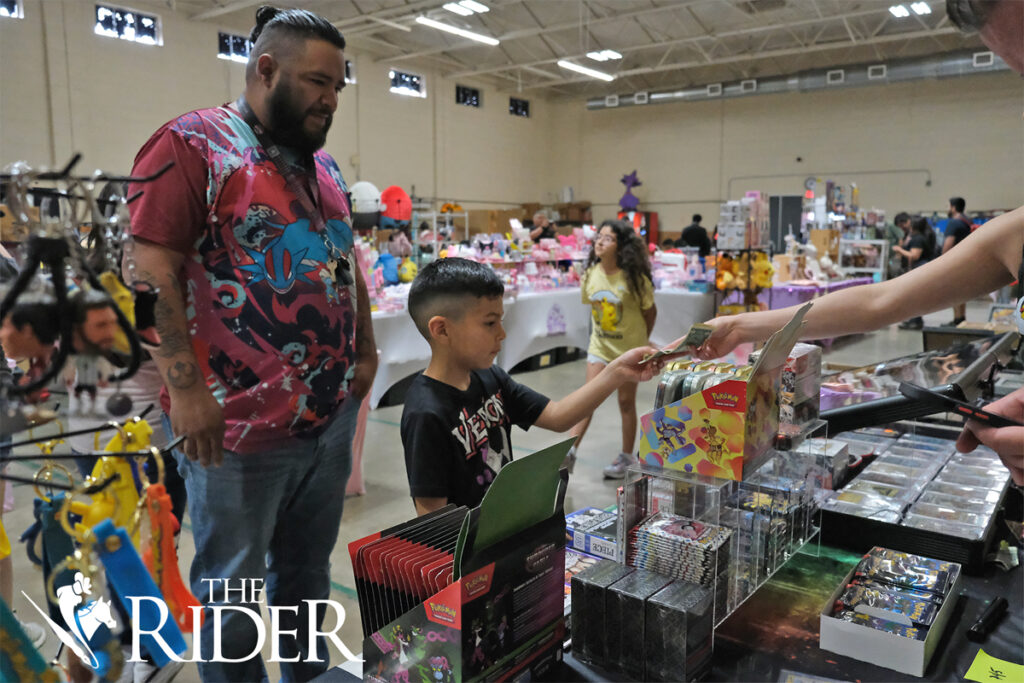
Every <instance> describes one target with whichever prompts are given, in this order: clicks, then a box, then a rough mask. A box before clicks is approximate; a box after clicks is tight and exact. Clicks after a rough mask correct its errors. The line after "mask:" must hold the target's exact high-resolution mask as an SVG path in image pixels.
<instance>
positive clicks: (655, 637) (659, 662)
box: [642, 580, 714, 681]
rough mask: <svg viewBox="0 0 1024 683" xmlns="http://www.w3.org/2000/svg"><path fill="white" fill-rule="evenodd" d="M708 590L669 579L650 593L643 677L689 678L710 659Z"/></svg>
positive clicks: (680, 679)
mask: <svg viewBox="0 0 1024 683" xmlns="http://www.w3.org/2000/svg"><path fill="white" fill-rule="evenodd" d="M711 603H712V596H711V592H710V591H709V590H708V589H707V588H704V587H702V586H698V585H697V584H694V583H689V582H686V581H678V580H677V581H673V582H672V583H670V584H669V585H668V586H666V587H665V588H663V589H661V590H660V591H658V592H657V593H655V594H654V595H652V596H651V597H650V598H649V599H648V600H647V604H646V614H645V622H646V629H645V638H644V648H645V665H644V676H643V679H642V680H645V681H693V680H698V679H699V678H700V677H701V676H702V675H703V673H704V672H705V670H706V668H707V666H708V664H709V663H710V659H711V643H712V640H711V633H712V629H713V626H714V624H713V615H712V609H711Z"/></svg>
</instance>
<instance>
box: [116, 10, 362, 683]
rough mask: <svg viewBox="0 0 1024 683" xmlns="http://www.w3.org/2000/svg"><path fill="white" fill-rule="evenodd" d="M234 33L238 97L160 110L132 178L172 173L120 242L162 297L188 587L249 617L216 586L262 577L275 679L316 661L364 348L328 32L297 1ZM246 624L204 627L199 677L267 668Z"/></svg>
mask: <svg viewBox="0 0 1024 683" xmlns="http://www.w3.org/2000/svg"><path fill="white" fill-rule="evenodd" d="M250 40H251V43H252V49H251V51H250V57H249V61H248V64H247V66H246V72H245V92H244V95H243V96H242V97H240V98H239V99H238V100H237V101H235V102H233V103H231V104H228V105H224V106H221V107H216V108H212V109H201V110H198V111H193V112H190V113H188V114H185V115H183V116H181V117H178V118H177V119H174V120H173V121H171V122H170V123H168V124H166V125H164V126H163V127H162V128H160V130H158V131H157V132H156V133H155V134H154V135H153V137H151V138H150V139H149V141H148V142H147V143H146V144H145V146H144V147H143V148H142V150H141V151H140V152H139V154H138V156H137V157H136V160H135V167H134V170H133V175H136V176H147V175H150V174H153V173H154V172H155V171H156V170H157V169H160V168H162V167H163V166H164V164H165V163H166V161H167V160H168V159H173V160H174V161H175V164H174V166H173V167H172V168H171V169H170V170H169V171H167V172H166V173H164V174H163V175H162V176H160V178H159V179H158V180H156V181H155V182H153V183H149V184H147V185H146V186H145V192H143V193H142V195H141V198H140V199H139V200H137V201H135V202H133V203H132V204H130V209H131V222H132V234H133V235H134V238H135V241H136V245H135V262H136V269H137V273H138V277H139V279H140V280H144V281H147V282H149V283H150V284H151V285H153V286H155V287H157V288H158V290H159V299H158V301H157V305H156V325H157V330H158V332H159V334H160V337H161V339H162V344H161V345H160V346H159V347H157V348H156V349H154V351H153V358H154V360H155V361H156V364H157V366H158V368H159V370H160V374H161V375H162V377H163V381H164V385H165V388H166V391H165V393H164V396H163V407H164V410H165V411H167V413H168V417H169V422H170V424H169V427H170V428H171V430H172V431H173V433H174V434H176V435H184V436H185V437H186V440H185V443H184V446H183V451H184V456H185V457H181V458H180V459H179V461H178V467H179V470H180V471H181V473H182V474H183V476H184V479H185V484H186V489H187V494H188V512H189V516H190V517H191V521H192V531H193V538H194V541H195V560H194V562H193V565H192V573H191V578H192V592H193V593H194V594H195V596H196V597H197V598H198V599H199V601H200V602H201V603H203V604H206V605H211V604H223V605H230V606H233V607H242V606H244V607H247V608H248V609H255V610H256V613H257V614H258V612H259V605H258V604H257V603H249V602H246V601H245V598H243V596H242V595H240V593H241V591H233V592H228V591H220V590H218V591H215V587H216V586H218V585H219V586H221V587H223V586H224V585H231V586H239V585H242V581H250V582H251V581H253V580H256V579H264V578H265V580H266V590H267V602H268V603H269V604H273V605H281V606H282V607H283V608H284V610H283V611H282V612H281V619H280V622H281V623H280V625H281V627H282V628H281V630H282V633H281V634H280V635H281V637H280V638H279V639H278V642H277V643H276V646H278V647H279V649H277V650H275V652H279V653H280V657H281V659H280V661H281V676H282V678H284V679H285V680H308V679H310V678H314V677H316V676H318V675H319V674H320V673H323V672H324V671H325V670H326V669H327V666H328V663H329V662H328V657H327V649H326V644H325V639H324V638H323V637H322V636H317V637H315V638H313V637H312V633H311V630H312V629H320V627H321V625H322V621H323V618H324V613H323V610H316V613H315V614H314V613H310V609H311V608H310V603H309V601H312V600H322V599H326V598H327V597H328V596H329V595H330V590H331V586H330V574H329V558H330V555H331V551H332V550H333V548H334V545H335V542H336V541H337V538H338V531H339V527H340V523H341V512H342V506H343V503H344V499H345V496H344V491H345V482H346V480H347V479H348V476H349V473H350V471H351V444H352V436H353V433H354V430H355V422H356V416H357V415H358V411H359V405H360V402H361V400H362V397H363V396H364V395H365V394H366V393H367V392H368V391H369V388H370V386H371V384H372V382H373V377H374V373H375V372H376V367H377V352H376V344H375V343H374V340H373V329H372V327H371V323H370V305H369V297H368V296H367V292H366V286H365V284H364V283H363V279H362V275H361V274H360V272H359V269H358V268H357V267H354V266H353V265H352V263H351V261H352V260H353V259H352V256H353V254H352V248H353V241H352V231H351V228H350V219H349V216H350V211H349V205H348V201H347V199H346V187H345V183H344V181H343V179H342V177H341V172H340V171H339V169H338V165H337V163H336V162H335V161H334V159H332V158H331V157H330V156H329V155H328V154H326V153H325V152H323V151H322V150H321V147H322V146H323V144H324V141H325V140H326V137H327V132H328V130H329V129H330V127H331V123H332V121H333V116H334V112H335V111H336V109H337V106H338V96H339V94H340V93H341V90H342V88H344V87H345V56H344V53H343V49H344V47H345V40H344V38H343V37H342V36H341V34H340V33H339V32H338V29H337V28H336V27H335V26H334V25H333V24H331V23H330V22H329V21H327V20H326V19H324V18H323V17H320V16H318V15H316V14H313V13H312V12H309V11H306V10H298V9H292V10H279V9H277V8H274V7H268V6H264V7H260V8H259V9H258V10H257V12H256V27H255V28H254V29H253V31H252V33H251V35H250ZM136 189H137V188H135V189H132V190H131V193H134V192H135V191H136ZM225 582H228V583H227V584H225ZM208 616H209V615H208ZM215 621H219V623H216V624H215V623H214V622H215ZM257 626H258V625H257V624H254V623H253V621H252V619H251V617H250V615H249V614H246V613H245V610H237V609H233V610H225V611H224V612H223V613H222V614H221V615H220V618H219V619H212V618H207V619H206V620H205V623H204V625H203V628H202V632H201V634H200V648H201V653H202V655H203V658H202V660H201V661H200V662H199V673H200V676H201V677H202V678H203V680H205V681H224V680H235V681H258V680H263V679H265V678H266V677H267V672H266V670H265V668H264V666H263V662H262V659H261V658H260V656H259V654H258V650H257V654H256V655H255V656H253V655H252V652H253V649H254V647H253V646H254V643H255V642H256V641H257V637H258V636H259V635H261V634H262V631H259V630H258V628H257ZM215 640H216V642H217V644H218V645H220V644H222V648H221V653H222V658H220V659H218V660H217V661H211V660H213V659H214V657H213V653H214V641H215ZM311 640H312V642H311Z"/></svg>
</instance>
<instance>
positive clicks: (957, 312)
mask: <svg viewBox="0 0 1024 683" xmlns="http://www.w3.org/2000/svg"><path fill="white" fill-rule="evenodd" d="M965 208H967V203H966V202H965V201H964V198H963V197H950V198H949V211H948V212H947V215H948V216H949V222H948V223H946V233H945V234H946V238H945V240H944V241H943V242H942V253H943V254H945V253H946V252H947V251H949V250H950V249H952V248H953V247H955V246H956V245H958V244H960V243H961V242H963V241H964V238H966V237H967V236H968V235H970V234H971V219H969V218H968V217H967V216H965V215H964V209H965ZM966 318H967V304H966V303H963V304H958V305H956V306H954V307H953V320H951V321H950V322H948V323H946V324H947V325H948V326H950V327H956V326H957V325H959V324H960V323H962V322H963V321H964V320H965V319H966Z"/></svg>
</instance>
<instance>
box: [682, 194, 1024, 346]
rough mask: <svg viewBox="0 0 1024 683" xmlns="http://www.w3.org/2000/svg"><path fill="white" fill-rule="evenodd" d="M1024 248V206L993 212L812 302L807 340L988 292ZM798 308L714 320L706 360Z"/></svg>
mask: <svg viewBox="0 0 1024 683" xmlns="http://www.w3.org/2000/svg"><path fill="white" fill-rule="evenodd" d="M1022 248H1024V207H1021V208H1019V209H1016V210H1014V211H1011V212H1009V213H1005V214H1003V215H1002V216H998V217H997V218H993V219H992V220H991V221H989V222H988V223H986V224H985V225H984V226H983V227H982V228H980V229H979V230H976V231H975V232H973V233H972V234H971V235H970V236H969V237H967V238H966V239H964V240H963V241H962V242H961V243H960V244H959V245H958V246H957V248H956V249H954V250H953V251H951V252H950V253H948V254H946V255H944V256H941V257H939V258H937V259H935V260H933V261H931V262H929V263H926V264H925V265H923V266H921V267H920V268H915V269H914V270H912V271H910V272H908V273H906V274H905V275H901V276H900V277H898V278H895V279H893V280H887V281H885V282H880V283H877V284H872V285H864V286H861V287H850V288H847V289H843V290H840V291H838V292H833V293H831V294H827V295H825V296H823V297H821V298H820V299H816V300H815V301H814V306H813V307H812V308H811V310H810V311H809V312H808V313H807V317H806V318H805V321H806V323H805V325H804V329H803V332H802V335H801V336H802V338H803V339H823V338H827V337H837V336H840V335H844V334H855V333H861V332H870V331H873V330H877V329H879V328H881V327H885V326H886V325H891V324H893V323H896V322H899V321H900V320H906V319H907V318H910V317H913V316H919V315H924V314H926V313H931V312H933V311H937V310H940V309H942V308H947V307H949V306H952V305H954V304H959V303H962V302H964V301H968V300H970V299H973V298H974V297H976V296H981V295H983V294H988V293H989V292H992V291H994V290H996V289H999V288H1000V287H1003V286H1004V285H1007V284H1009V283H1010V282H1013V280H1015V279H1016V274H1017V268H1018V267H1019V265H1020V258H1021V250H1022ZM797 310H799V306H793V307H790V308H783V309H779V310H777V311H764V312H759V313H741V314H739V315H732V316H724V317H721V318H716V319H714V320H711V321H709V324H710V325H711V326H712V327H714V328H715V331H714V333H713V334H712V335H711V338H710V339H709V340H708V341H707V342H706V343H705V344H704V346H703V347H701V349H700V352H699V355H700V357H701V358H705V359H707V358H718V357H719V356H722V355H724V354H726V353H728V352H729V351H731V350H732V349H734V348H735V347H736V345H737V344H741V343H743V342H760V341H764V340H766V339H767V338H768V337H770V336H771V335H772V334H773V333H774V332H776V331H777V330H779V329H781V328H782V327H783V326H785V324H786V323H787V322H789V321H790V320H791V319H792V318H793V316H794V315H795V314H796V312H797Z"/></svg>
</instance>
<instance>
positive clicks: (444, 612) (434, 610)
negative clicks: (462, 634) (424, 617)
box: [427, 602, 455, 624]
mask: <svg viewBox="0 0 1024 683" xmlns="http://www.w3.org/2000/svg"><path fill="white" fill-rule="evenodd" d="M427 607H428V608H429V609H430V618H431V619H433V620H435V621H443V622H445V623H448V624H454V623H455V609H454V608H453V607H449V606H448V605H444V604H442V603H439V602H428V603H427Z"/></svg>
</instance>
